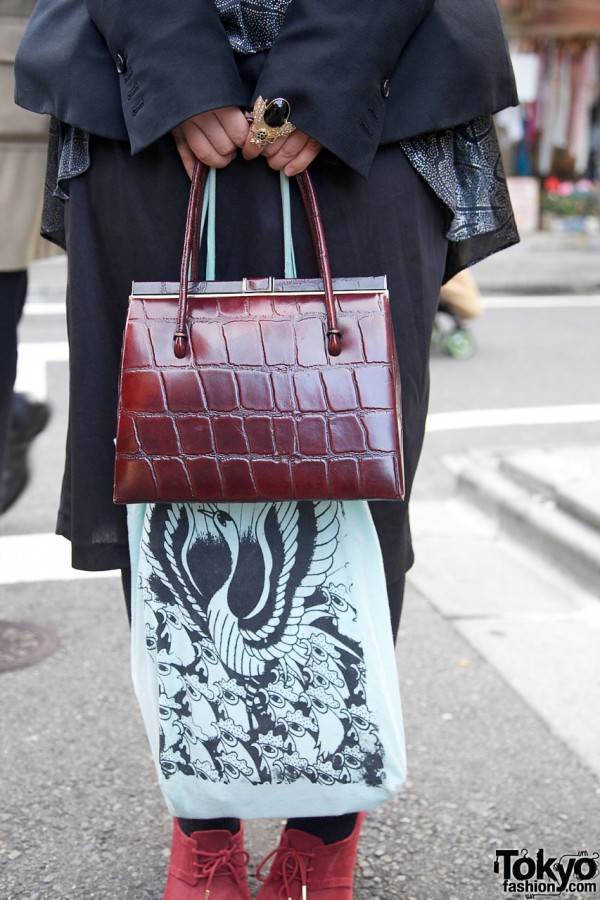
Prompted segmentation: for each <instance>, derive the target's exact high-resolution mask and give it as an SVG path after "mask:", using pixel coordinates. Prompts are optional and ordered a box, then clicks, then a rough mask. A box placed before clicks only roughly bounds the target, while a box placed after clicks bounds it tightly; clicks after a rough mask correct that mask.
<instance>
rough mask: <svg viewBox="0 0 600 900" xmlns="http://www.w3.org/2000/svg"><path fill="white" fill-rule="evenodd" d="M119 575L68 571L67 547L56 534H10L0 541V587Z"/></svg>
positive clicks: (69, 547)
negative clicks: (3, 585)
mask: <svg viewBox="0 0 600 900" xmlns="http://www.w3.org/2000/svg"><path fill="white" fill-rule="evenodd" d="M120 574H121V573H120V572H119V571H117V570H114V571H109V572H81V571H79V570H78V569H72V568H71V545H70V544H69V542H68V541H67V540H65V539H64V538H62V537H59V536H58V535H56V534H17V535H12V534H10V535H4V537H0V584H24V583H31V582H35V581H75V580H77V579H81V578H115V577H120Z"/></svg>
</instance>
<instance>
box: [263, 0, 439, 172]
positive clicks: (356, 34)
mask: <svg viewBox="0 0 600 900" xmlns="http://www.w3.org/2000/svg"><path fill="white" fill-rule="evenodd" d="M434 2H435V0H293V2H292V3H291V5H290V7H289V9H288V12H287V14H286V17H285V20H284V22H283V25H282V28H281V30H280V32H279V35H278V36H277V39H276V41H275V43H274V45H273V47H272V48H271V51H270V53H269V55H268V57H267V61H266V63H265V66H264V68H263V70H262V72H261V75H260V78H259V80H258V84H257V86H256V91H255V94H254V99H256V97H257V96H259V95H261V96H262V97H263V98H265V99H267V100H272V99H273V98H274V97H285V98H286V99H287V100H289V102H290V105H291V108H292V113H291V116H290V118H291V121H292V122H293V123H294V125H296V126H297V127H298V128H301V129H302V131H305V132H306V133H307V134H309V135H310V136H311V137H313V138H315V140H317V141H319V142H320V143H321V144H323V145H324V146H325V147H327V149H328V150H331V151H332V152H333V153H334V154H335V155H336V156H338V157H339V158H340V159H342V160H343V161H344V162H345V163H347V164H348V165H349V166H351V167H352V168H353V169H355V170H356V171H357V172H359V173H360V174H362V175H366V174H367V173H368V171H369V168H370V166H371V163H372V162H373V157H374V156H375V152H376V150H377V146H378V144H379V139H380V137H381V133H382V130H383V124H384V120H385V114H386V108H385V107H386V104H385V101H386V99H387V97H388V95H389V79H390V77H391V75H392V73H393V71H394V68H395V66H396V63H397V62H398V59H399V57H400V54H401V52H402V49H403V47H404V46H405V45H406V43H407V42H408V41H409V40H410V38H411V36H412V35H413V34H414V32H415V31H416V29H417V28H418V27H419V25H420V24H421V22H422V21H423V19H424V18H425V17H426V16H427V14H428V13H429V12H430V10H431V9H432V8H433V5H434ZM423 65H431V66H434V65H435V60H434V59H428V60H423ZM415 77H416V78H418V72H415Z"/></svg>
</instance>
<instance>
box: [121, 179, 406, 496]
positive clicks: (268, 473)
mask: <svg viewBox="0 0 600 900" xmlns="http://www.w3.org/2000/svg"><path fill="white" fill-rule="evenodd" d="M297 180H298V184H299V186H300V191H301V194H302V198H303V201H304V206H305V209H306V212H307V215H308V218H309V222H310V227H311V232H312V236H313V242H314V245H315V250H316V253H317V259H318V261H319V269H320V273H321V278H320V279H308V280H307V279H286V278H283V279H273V278H267V279H244V280H243V281H239V282H217V281H204V282H201V281H198V280H197V255H198V254H197V247H198V243H199V240H198V238H199V222H200V209H201V205H202V199H203V194H204V188H205V182H206V169H205V167H204V166H201V165H197V167H196V171H195V173H194V178H193V181H192V187H191V191H190V202H189V207H188V215H187V222H186V231H185V240H184V249H183V259H182V264H181V276H180V282H179V283H164V282H163V283H161V282H158V283H134V285H133V290H132V296H131V298H130V304H129V314H128V318H127V324H126V328H125V337H124V344H123V354H122V363H121V378H120V391H119V412H118V426H117V439H116V463H115V485H114V500H115V502H116V503H142V502H147V503H154V502H184V501H215V502H216V501H231V502H236V501H258V500H323V499H335V500H355V499H363V500H374V499H387V500H397V499H401V498H402V497H403V494H404V479H403V465H402V430H401V407H400V380H399V371H398V362H397V359H396V348H395V342H394V335H393V330H392V322H391V314H390V308H389V299H388V293H387V290H386V282H385V278H384V277H366V278H351V279H350V278H348V279H345V278H335V279H332V277H331V272H330V267H329V258H328V253H327V248H326V243H325V237H324V234H323V227H322V222H321V217H320V213H319V209H318V206H317V201H316V198H315V194H314V190H313V186H312V183H311V180H310V176H309V174H308V172H305V173H303V174H302V175H300V176H298V177H297ZM190 259H191V263H192V265H191V273H192V274H191V280H190V281H188V271H190V270H189V265H190Z"/></svg>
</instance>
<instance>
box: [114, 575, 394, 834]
mask: <svg viewBox="0 0 600 900" xmlns="http://www.w3.org/2000/svg"><path fill="white" fill-rule="evenodd" d="M121 581H122V583H123V593H124V595H125V606H126V608H127V617H128V619H129V624H130V625H131V570H130V569H122V570H121ZM403 596H404V577H402V578H401V579H399V580H397V581H395V582H394V583H393V584H388V597H389V601H390V615H391V617H392V631H393V634H394V640H395V639H396V635H397V634H398V627H399V625H400V613H401V611H402V600H403ZM357 816H358V813H346V814H345V815H343V816H315V817H313V818H304V819H288V821H287V824H286V830H287V829H288V828H297V829H298V830H299V831H305V832H307V834H312V835H314V836H315V837H318V838H321V840H322V841H323V843H325V844H335V843H337V842H338V841H343V840H344V839H345V838H347V837H349V836H350V835H351V834H352V832H353V831H354V826H355V825H356V819H357ZM177 821H178V822H179V827H180V828H181V830H182V831H183V832H184V834H187V835H190V834H192V833H193V832H194V831H221V830H224V831H230V832H231V833H232V834H237V832H238V831H239V829H240V820H239V819H178V820H177Z"/></svg>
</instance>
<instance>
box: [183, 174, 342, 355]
mask: <svg viewBox="0 0 600 900" xmlns="http://www.w3.org/2000/svg"><path fill="white" fill-rule="evenodd" d="M207 172H208V169H207V167H206V166H205V165H204V164H203V163H201V162H196V165H195V167H194V174H193V176H192V186H191V188H190V199H189V203H188V210H187V218H186V223H185V237H184V241H183V257H182V260H181V273H180V276H179V307H178V310H177V325H176V330H175V333H174V335H173V351H174V353H175V356H176V357H177V359H183V357H184V356H185V354H186V349H187V343H188V340H189V336H188V332H187V325H186V322H187V306H188V290H189V284H188V272H189V267H190V260H191V261H192V272H193V273H194V274H196V275H197V271H198V269H197V265H198V255H197V254H198V250H197V247H198V243H199V230H200V218H201V210H202V201H203V199H204V190H205V187H206V177H207ZM296 178H297V181H298V186H299V188H300V195H301V197H302V201H303V203H304V209H305V210H306V215H307V216H308V222H309V225H310V231H311V235H312V239H313V245H314V248H315V253H316V256H317V263H318V266H319V272H320V275H321V278H322V279H323V285H324V288H325V306H326V309H327V350H328V352H329V354H330V356H339V355H340V353H341V349H342V345H341V333H340V330H339V328H338V322H337V311H336V308H335V298H334V296H333V284H332V281H331V268H330V265H329V253H328V252H327V244H326V243H325V233H324V230H323V222H322V220H321V212H320V210H319V205H318V203H317V198H316V196H315V191H314V187H313V183H312V179H311V177H310V175H309V174H308V170H306V171H304V172H302V173H301V174H300V175H297V176H296Z"/></svg>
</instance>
